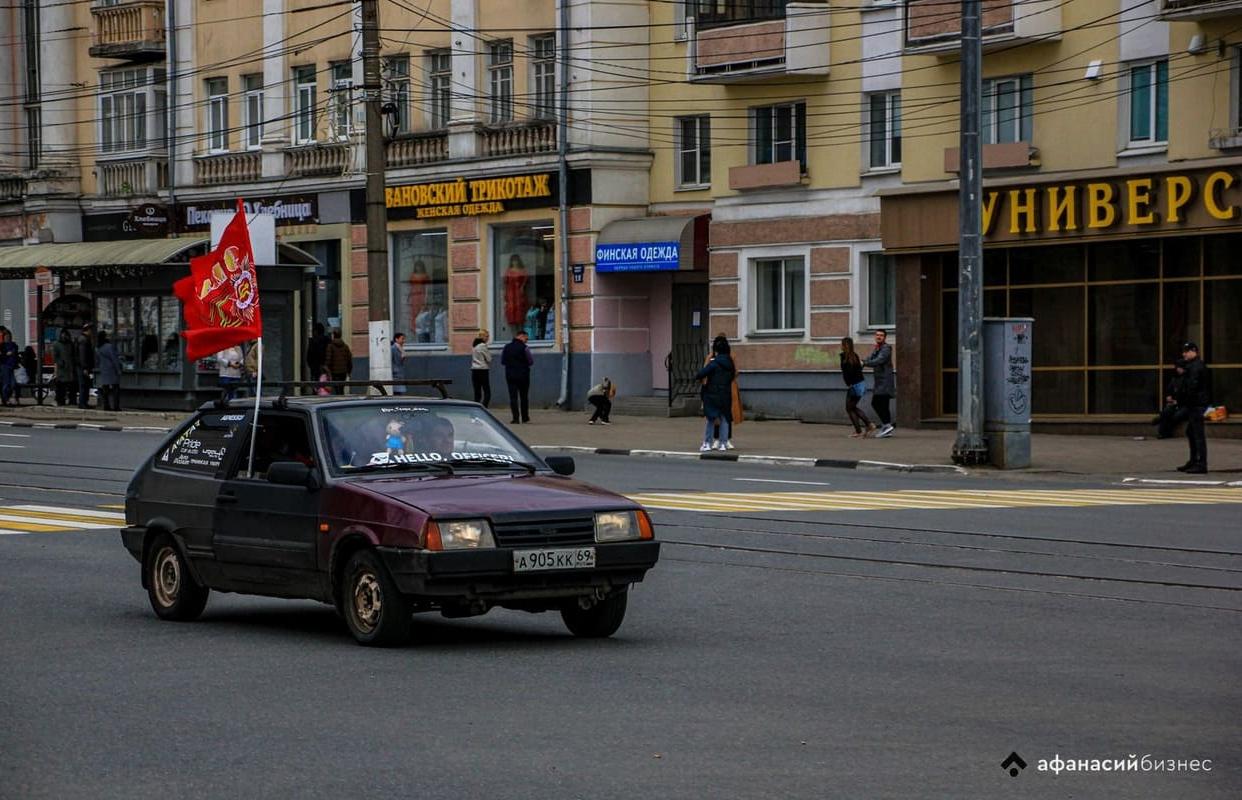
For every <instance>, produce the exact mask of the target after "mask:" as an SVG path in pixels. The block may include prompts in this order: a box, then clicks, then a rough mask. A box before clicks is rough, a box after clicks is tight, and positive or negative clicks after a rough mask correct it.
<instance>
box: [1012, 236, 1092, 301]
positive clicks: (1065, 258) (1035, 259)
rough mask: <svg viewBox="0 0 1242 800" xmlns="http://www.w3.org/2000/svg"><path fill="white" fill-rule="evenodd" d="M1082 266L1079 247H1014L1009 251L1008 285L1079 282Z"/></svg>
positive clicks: (1084, 256)
mask: <svg viewBox="0 0 1242 800" xmlns="http://www.w3.org/2000/svg"><path fill="white" fill-rule="evenodd" d="M1085 263H1086V255H1085V253H1084V250H1083V248H1082V247H1081V246H1079V245H1058V246H1057V247H1015V248H1013V249H1011V250H1010V251H1009V282H1010V284H1012V285H1014V286H1027V285H1031V284H1051V283H1082V281H1083V266H1084V264H1085ZM1015 314H1016V312H1015ZM1017 316H1021V315H1020V314H1018V315H1017Z"/></svg>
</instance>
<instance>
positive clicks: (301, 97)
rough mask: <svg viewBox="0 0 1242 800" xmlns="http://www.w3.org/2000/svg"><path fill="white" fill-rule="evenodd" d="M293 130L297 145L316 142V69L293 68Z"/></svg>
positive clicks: (310, 67) (309, 67) (312, 67)
mask: <svg viewBox="0 0 1242 800" xmlns="http://www.w3.org/2000/svg"><path fill="white" fill-rule="evenodd" d="M293 130H294V143H295V144H308V143H310V142H313V141H315V67H314V66H308V67H294V68H293Z"/></svg>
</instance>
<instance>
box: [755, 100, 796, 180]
mask: <svg viewBox="0 0 1242 800" xmlns="http://www.w3.org/2000/svg"><path fill="white" fill-rule="evenodd" d="M754 127H755V135H754V139H753V141H754V154H753V155H754V163H756V164H779V163H781V162H782V161H797V162H799V163H800V164H801V165H802V171H803V172H806V103H784V104H782V105H777V106H761V107H759V108H756V109H754Z"/></svg>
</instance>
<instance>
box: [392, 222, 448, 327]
mask: <svg viewBox="0 0 1242 800" xmlns="http://www.w3.org/2000/svg"><path fill="white" fill-rule="evenodd" d="M392 263H393V270H394V274H395V280H394V282H393V288H394V291H393V294H394V298H393V299H394V301H395V302H394V304H393V305H394V307H395V310H396V313H395V314H394V315H393V320H394V328H393V330H395V331H401V332H403V333H405V336H406V338H405V341H406V344H407V345H419V344H447V343H448V233H447V232H446V231H443V230H439V231H413V232H408V233H394V234H393V235H392Z"/></svg>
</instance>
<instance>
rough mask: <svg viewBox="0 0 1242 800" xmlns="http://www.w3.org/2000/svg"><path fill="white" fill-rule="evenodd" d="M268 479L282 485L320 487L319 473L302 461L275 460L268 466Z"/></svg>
mask: <svg viewBox="0 0 1242 800" xmlns="http://www.w3.org/2000/svg"><path fill="white" fill-rule="evenodd" d="M267 481H268V483H276V484H279V485H281V486H305V487H306V488H307V489H310V490H312V491H313V490H315V489H318V488H319V475H317V474H316V473H315V470H314V469H312V468H311V467H308V466H307V465H306V464H303V463H301V462H300V461H276V462H273V463H272V465H271V466H269V467H268V468H267Z"/></svg>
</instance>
